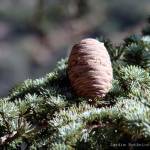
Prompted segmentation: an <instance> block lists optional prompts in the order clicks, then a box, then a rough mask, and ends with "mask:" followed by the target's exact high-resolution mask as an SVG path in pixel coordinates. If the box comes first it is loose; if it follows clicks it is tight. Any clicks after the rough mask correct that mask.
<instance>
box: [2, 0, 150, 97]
mask: <svg viewBox="0 0 150 150" xmlns="http://www.w3.org/2000/svg"><path fill="white" fill-rule="evenodd" d="M149 15H150V1H149V0H0V96H1V97H2V96H6V95H7V94H8V92H9V91H10V89H11V88H12V87H14V85H15V84H18V83H20V82H22V81H24V80H25V79H28V78H32V79H35V78H39V77H41V76H44V75H45V74H46V73H48V72H50V71H51V70H52V69H53V68H54V67H55V64H56V62H57V61H58V60H60V59H61V58H65V57H66V56H68V54H69V51H70V49H71V46H72V44H73V43H75V42H77V41H79V40H80V39H82V38H85V37H93V38H96V37H100V36H104V37H107V38H109V39H110V40H112V41H113V42H114V43H120V42H122V40H123V39H124V38H125V37H126V36H128V35H129V34H133V33H137V34H138V33H140V30H141V28H143V27H144V26H145V24H146V18H148V16H149Z"/></svg>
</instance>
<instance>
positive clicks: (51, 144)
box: [0, 35, 150, 150]
mask: <svg viewBox="0 0 150 150" xmlns="http://www.w3.org/2000/svg"><path fill="white" fill-rule="evenodd" d="M103 41H104V43H105V46H106V47H107V49H108V52H109V54H110V56H111V60H112V65H113V70H114V79H113V86H112V89H111V90H110V91H109V93H108V94H107V95H106V97H105V98H101V99H95V100H94V101H93V102H91V100H90V99H87V98H83V97H78V96H76V94H75V93H74V91H73V90H72V88H71V85H70V82H69V79H68V75H67V59H63V60H61V61H60V62H58V64H57V66H56V69H54V71H53V72H51V73H49V74H47V75H46V76H45V77H43V78H41V79H36V80H31V79H28V80H26V81H25V82H23V83H22V84H21V85H19V86H17V87H15V88H14V89H13V90H12V91H11V93H10V94H9V96H8V97H6V98H3V99H1V100H0V145H1V148H2V149H20V148H23V149H33V150H34V149H35V150H36V149H52V150H75V149H77V150H96V149H97V150H99V149H100V150H101V149H102V150H108V149H110V148H111V149H119V148H120V147H116V146H115V144H117V143H118V144H124V145H125V146H126V148H128V144H129V143H139V144H140V143H141V144H143V143H144V144H150V36H148V35H147V36H136V35H134V36H130V37H128V38H126V39H125V42H124V43H123V44H122V45H118V46H114V45H113V44H112V43H111V42H110V41H107V40H103ZM94 102H95V103H94ZM134 148H135V149H136V147H133V149H134Z"/></svg>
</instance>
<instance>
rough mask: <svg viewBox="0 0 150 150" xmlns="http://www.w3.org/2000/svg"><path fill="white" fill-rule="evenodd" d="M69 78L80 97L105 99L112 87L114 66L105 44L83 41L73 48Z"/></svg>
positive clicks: (92, 40)
mask: <svg viewBox="0 0 150 150" xmlns="http://www.w3.org/2000/svg"><path fill="white" fill-rule="evenodd" d="M68 76H69V79H70V82H71V85H72V87H73V89H74V90H75V92H76V94H77V95H78V96H83V97H88V98H96V97H104V96H105V95H106V93H107V92H108V91H109V90H110V88H111V85H112V83H111V82H112V78H113V73H112V66H111V61H110V57H109V54H108V52H107V50H106V48H105V46H104V44H103V43H101V42H99V41H97V40H95V39H92V38H88V39H83V40H81V41H80V42H79V43H78V44H75V45H74V46H73V48H72V51H71V54H70V57H69V61H68Z"/></svg>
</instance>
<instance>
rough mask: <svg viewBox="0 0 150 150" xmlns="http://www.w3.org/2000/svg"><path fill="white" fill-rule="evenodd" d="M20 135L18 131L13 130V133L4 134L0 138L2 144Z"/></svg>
mask: <svg viewBox="0 0 150 150" xmlns="http://www.w3.org/2000/svg"><path fill="white" fill-rule="evenodd" d="M18 136H19V134H18V132H17V131H13V132H12V133H11V134H7V135H4V136H3V137H1V138H0V145H5V144H7V143H9V142H11V141H13V140H14V139H16V138H17V137H18Z"/></svg>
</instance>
